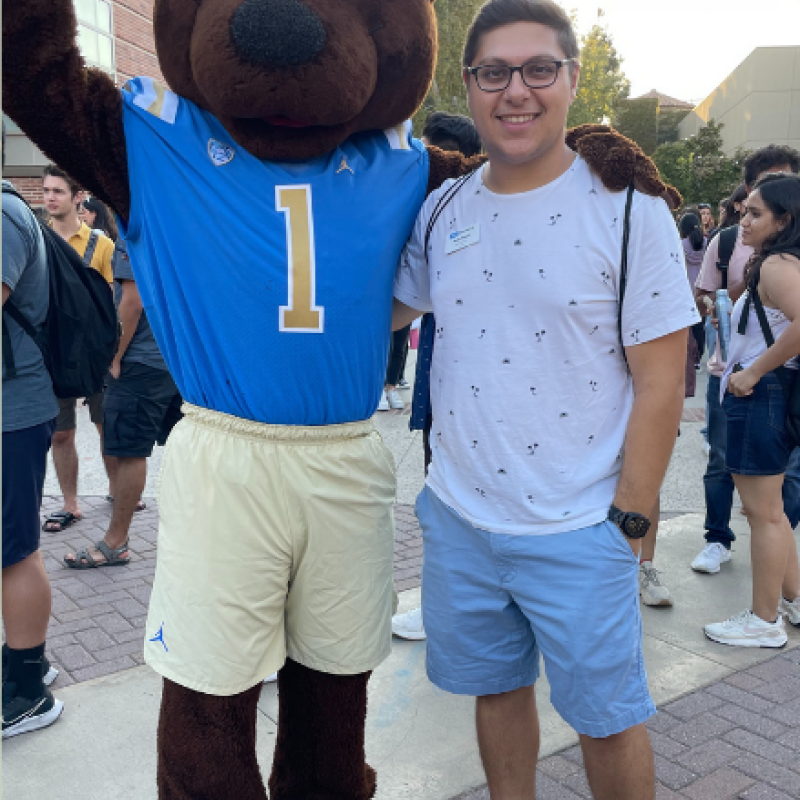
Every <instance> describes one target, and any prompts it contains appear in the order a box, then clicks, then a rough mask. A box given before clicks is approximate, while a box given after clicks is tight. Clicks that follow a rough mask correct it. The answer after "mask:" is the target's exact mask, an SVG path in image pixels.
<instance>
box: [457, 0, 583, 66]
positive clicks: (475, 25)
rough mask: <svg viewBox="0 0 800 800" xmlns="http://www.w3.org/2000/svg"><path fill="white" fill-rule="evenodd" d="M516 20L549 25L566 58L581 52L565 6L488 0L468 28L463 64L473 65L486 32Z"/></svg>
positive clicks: (544, 1)
mask: <svg viewBox="0 0 800 800" xmlns="http://www.w3.org/2000/svg"><path fill="white" fill-rule="evenodd" d="M515 22H537V23H539V24H540V25H545V26H547V27H548V28H552V29H553V30H554V31H556V33H557V34H558V44H559V45H560V47H561V49H562V50H563V51H564V55H565V56H566V57H567V58H578V56H579V55H580V48H579V47H578V40H577V39H576V37H575V31H574V30H573V28H572V21H571V20H570V18H569V17H568V16H567V14H566V12H565V11H564V9H562V8H561V6H559V5H557V4H556V3H554V2H552V0H487V2H486V3H484V4H483V5H482V6H481V7H480V9H479V10H478V13H477V14H476V15H475V19H473V20H472V25H470V27H469V30H468V31H467V41H466V43H465V44H464V59H463V61H464V66H465V67H470V66H472V62H473V61H474V60H475V56H477V54H478V49H479V48H480V43H481V38H482V37H483V36H484V35H485V34H487V33H491V32H492V31H493V30H495V29H496V28H502V27H503V26H504V25H513V24H514V23H515Z"/></svg>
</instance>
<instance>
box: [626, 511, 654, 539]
mask: <svg viewBox="0 0 800 800" xmlns="http://www.w3.org/2000/svg"><path fill="white" fill-rule="evenodd" d="M649 527H650V523H649V521H648V520H647V519H645V518H644V517H639V516H636V517H628V519H626V520H625V532H626V533H627V535H628V536H630V537H631V538H633V539H640V538H641V537H642V536H644V535H645V534H646V533H647V530H648V528H649Z"/></svg>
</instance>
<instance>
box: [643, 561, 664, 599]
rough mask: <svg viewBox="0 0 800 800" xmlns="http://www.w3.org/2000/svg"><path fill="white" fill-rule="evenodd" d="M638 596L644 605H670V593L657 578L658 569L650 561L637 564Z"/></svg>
mask: <svg viewBox="0 0 800 800" xmlns="http://www.w3.org/2000/svg"><path fill="white" fill-rule="evenodd" d="M639 596H640V597H641V598H642V602H643V603H644V604H645V605H646V606H671V605H672V595H670V593H669V589H667V587H666V586H662V585H661V581H660V580H659V579H658V570H657V569H656V568H655V567H654V566H653V562H652V561H645V562H644V563H643V564H640V565H639Z"/></svg>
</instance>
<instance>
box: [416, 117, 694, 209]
mask: <svg viewBox="0 0 800 800" xmlns="http://www.w3.org/2000/svg"><path fill="white" fill-rule="evenodd" d="M567 145H568V146H569V147H570V148H571V149H572V150H575V151H576V152H577V153H579V154H580V155H581V156H582V157H583V159H584V160H585V161H586V163H587V164H588V165H589V167H590V169H591V170H592V172H594V173H595V174H596V175H597V176H598V177H599V178H600V180H601V181H602V182H603V185H604V186H605V187H606V188H607V189H609V190H610V191H612V192H621V191H623V190H624V189H625V188H626V187H627V186H629V185H630V183H631V181H633V184H634V186H635V187H636V189H637V190H638V191H640V192H641V193H642V194H647V195H651V196H652V197H663V198H664V200H665V201H666V202H667V205H668V206H669V207H670V208H671V209H676V208H679V207H680V205H681V196H680V194H679V193H678V191H677V189H675V188H674V187H672V186H668V185H667V184H666V183H664V182H663V181H662V180H661V177H660V175H659V174H658V168H657V167H656V165H655V164H654V163H653V160H652V159H650V158H648V157H647V156H646V155H645V154H644V152H643V151H642V149H641V148H640V147H639V145H637V144H636V143H635V142H633V141H631V140H630V139H628V138H626V137H625V136H623V135H622V134H621V133H617V132H616V131H615V130H613V129H612V128H609V127H607V126H605V125H581V126H579V127H577V128H572V129H570V130H569V131H567ZM428 156H429V159H430V172H429V177H428V194H430V193H431V192H432V191H434V189H438V188H439V186H441V185H442V184H443V183H444V182H445V181H446V180H448V179H449V178H458V177H459V176H461V175H464V174H465V173H467V172H471V171H472V170H474V169H476V168H477V167H479V166H480V165H481V164H483V163H484V162H485V161H486V156H473V157H472V158H464V156H462V155H461V154H460V153H454V152H444V151H443V150H440V149H439V148H438V147H428Z"/></svg>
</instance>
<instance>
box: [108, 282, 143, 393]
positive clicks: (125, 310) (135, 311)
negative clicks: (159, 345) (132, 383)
mask: <svg viewBox="0 0 800 800" xmlns="http://www.w3.org/2000/svg"><path fill="white" fill-rule="evenodd" d="M117 313H118V314H119V320H120V322H121V323H122V336H120V339H119V349H118V350H117V354H116V355H115V356H114V361H113V362H112V363H111V367H110V368H109V372H110V373H111V374H112V376H113V377H115V378H119V373H120V369H121V366H122V357H123V356H124V355H125V351H126V350H127V349H128V345H129V344H130V343H131V339H132V338H133V334H134V333H136V326H137V325H138V324H139V318H140V317H141V316H142V298H141V297H140V296H139V289H138V288H137V287H136V283H135V282H134V281H122V299H121V300H120V301H119V309H118V312H117Z"/></svg>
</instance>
